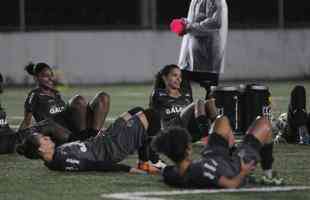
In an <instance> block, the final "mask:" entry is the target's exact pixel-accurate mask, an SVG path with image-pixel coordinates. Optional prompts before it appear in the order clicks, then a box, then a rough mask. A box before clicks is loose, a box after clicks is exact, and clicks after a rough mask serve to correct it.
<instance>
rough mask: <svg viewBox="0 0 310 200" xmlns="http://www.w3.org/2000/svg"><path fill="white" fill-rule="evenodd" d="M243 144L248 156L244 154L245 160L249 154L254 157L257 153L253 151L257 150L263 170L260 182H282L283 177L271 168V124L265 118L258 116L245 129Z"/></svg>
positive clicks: (277, 183) (272, 159)
mask: <svg viewBox="0 0 310 200" xmlns="http://www.w3.org/2000/svg"><path fill="white" fill-rule="evenodd" d="M254 138H255V139H254ZM257 141H259V143H258V142H257ZM244 144H245V145H244V149H245V152H247V154H248V156H245V159H246V160H249V159H251V155H252V157H256V156H257V154H256V152H255V151H258V152H259V156H260V162H261V167H262V169H263V171H264V176H263V178H262V182H263V183H265V184H276V185H279V184H283V179H281V178H278V177H276V175H275V173H273V170H272V165H273V161H274V158H273V141H272V126H271V123H270V121H269V120H268V119H267V118H264V117H260V118H258V119H257V120H255V121H254V122H253V124H252V125H251V126H250V128H249V129H248V131H247V135H246V137H245V139H244ZM249 147H250V148H249ZM253 150H254V151H253ZM246 157H249V158H246ZM257 161H258V160H257Z"/></svg>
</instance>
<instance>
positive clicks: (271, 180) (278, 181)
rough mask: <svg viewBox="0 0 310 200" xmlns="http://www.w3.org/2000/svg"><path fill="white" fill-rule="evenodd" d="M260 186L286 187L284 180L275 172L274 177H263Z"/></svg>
mask: <svg viewBox="0 0 310 200" xmlns="http://www.w3.org/2000/svg"><path fill="white" fill-rule="evenodd" d="M260 184H262V185H274V186H280V185H284V184H285V183H284V179H283V178H280V177H278V176H277V174H276V173H275V172H273V174H272V176H270V177H269V176H262V178H261V180H260Z"/></svg>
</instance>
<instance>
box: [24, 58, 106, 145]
mask: <svg viewBox="0 0 310 200" xmlns="http://www.w3.org/2000/svg"><path fill="white" fill-rule="evenodd" d="M25 70H26V71H27V72H28V74H29V75H31V76H33V77H34V80H35V81H36V83H37V88H36V89H34V90H32V91H31V92H30V93H29V95H28V97H27V99H26V101H25V115H24V119H23V121H22V123H21V125H20V128H19V130H22V129H25V128H29V127H30V126H31V119H32V117H34V119H35V120H36V121H37V122H39V121H42V120H44V119H53V120H55V121H56V122H57V123H59V124H61V125H62V126H64V127H66V128H67V129H69V130H70V131H72V132H73V133H75V135H72V137H73V138H70V140H71V141H72V140H76V139H77V138H79V137H80V135H76V134H78V133H79V134H82V135H83V136H84V137H88V136H89V135H90V136H92V135H94V134H96V133H97V132H98V130H100V129H101V128H102V126H103V124H104V121H105V118H106V116H107V114H108V111H109V95H108V94H106V93H105V92H99V93H98V94H96V96H95V97H94V98H93V99H92V100H91V101H90V102H89V103H87V102H86V100H85V99H84V97H82V96H81V95H76V96H74V97H72V98H71V99H70V100H69V103H68V104H66V103H65V101H64V100H63V99H62V97H61V94H60V93H59V91H57V90H56V89H55V78H54V75H53V71H52V69H51V67H50V66H49V65H47V64H46V63H37V64H29V65H28V66H26V68H25ZM86 134H88V136H87V135H86ZM75 137H77V138H75Z"/></svg>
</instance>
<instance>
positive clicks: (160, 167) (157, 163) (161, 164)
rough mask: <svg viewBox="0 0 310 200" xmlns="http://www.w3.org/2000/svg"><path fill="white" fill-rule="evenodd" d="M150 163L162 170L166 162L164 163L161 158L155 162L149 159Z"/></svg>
mask: <svg viewBox="0 0 310 200" xmlns="http://www.w3.org/2000/svg"><path fill="white" fill-rule="evenodd" d="M150 165H151V166H153V167H156V168H157V169H159V170H162V169H164V168H165V167H166V166H167V164H166V163H164V162H163V161H162V160H158V161H157V162H156V163H153V162H152V161H150Z"/></svg>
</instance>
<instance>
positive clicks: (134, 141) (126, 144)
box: [98, 108, 160, 173]
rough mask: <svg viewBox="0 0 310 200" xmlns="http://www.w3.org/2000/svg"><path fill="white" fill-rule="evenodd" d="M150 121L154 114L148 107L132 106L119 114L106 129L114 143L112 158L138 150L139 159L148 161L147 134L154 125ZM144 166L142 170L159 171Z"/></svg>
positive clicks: (120, 157)
mask: <svg viewBox="0 0 310 200" xmlns="http://www.w3.org/2000/svg"><path fill="white" fill-rule="evenodd" d="M152 121H154V114H153V112H152V111H151V110H150V109H149V110H143V109H141V108H134V109H131V110H129V111H128V112H125V113H123V114H122V115H120V117H119V118H118V119H117V120H116V121H115V122H114V123H112V124H111V125H110V126H109V128H108V129H107V130H106V135H110V136H111V139H112V141H113V142H112V143H113V144H115V145H113V147H114V148H113V151H114V152H113V153H112V155H113V157H114V158H113V160H116V161H121V160H122V159H124V158H125V157H127V156H128V155H130V154H132V153H134V151H136V150H138V152H139V161H140V162H145V163H148V161H149V158H148V149H149V142H150V138H149V136H148V134H150V132H151V130H152V129H153V127H152V126H154V122H152ZM158 124H159V122H158ZM159 125H160V124H159ZM159 127H160V126H159ZM98 137H100V135H99V136H98ZM144 167H145V169H142V170H144V171H146V172H148V173H159V170H158V169H157V168H155V167H152V166H150V165H148V166H144Z"/></svg>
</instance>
